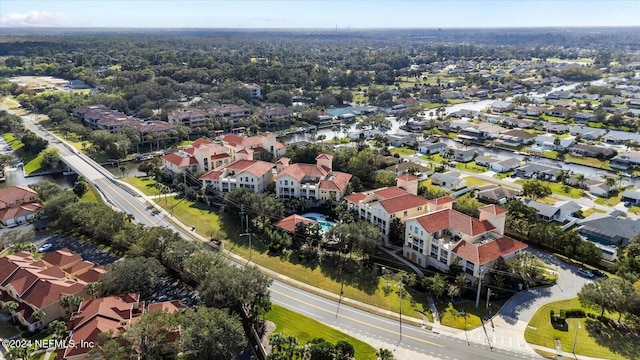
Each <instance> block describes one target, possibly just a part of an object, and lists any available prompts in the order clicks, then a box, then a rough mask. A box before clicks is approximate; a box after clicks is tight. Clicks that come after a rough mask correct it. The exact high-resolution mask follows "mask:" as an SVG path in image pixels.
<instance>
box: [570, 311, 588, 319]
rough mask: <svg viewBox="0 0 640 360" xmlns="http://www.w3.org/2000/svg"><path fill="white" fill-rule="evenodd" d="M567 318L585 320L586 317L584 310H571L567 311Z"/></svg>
mask: <svg viewBox="0 0 640 360" xmlns="http://www.w3.org/2000/svg"><path fill="white" fill-rule="evenodd" d="M566 315H567V318H583V317H585V313H584V310H582V309H569V310H567V311H566Z"/></svg>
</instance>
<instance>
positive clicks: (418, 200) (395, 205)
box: [380, 193, 427, 214]
mask: <svg viewBox="0 0 640 360" xmlns="http://www.w3.org/2000/svg"><path fill="white" fill-rule="evenodd" d="M380 205H381V206H382V207H383V208H384V209H385V211H386V212H387V213H388V214H395V213H397V212H400V211H405V210H409V209H413V208H417V207H418V206H425V205H427V199H425V198H423V197H421V196H418V195H413V194H408V193H407V194H404V195H401V196H396V197H394V198H391V199H386V200H382V201H380Z"/></svg>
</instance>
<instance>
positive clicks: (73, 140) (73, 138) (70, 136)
mask: <svg viewBox="0 0 640 360" xmlns="http://www.w3.org/2000/svg"><path fill="white" fill-rule="evenodd" d="M51 132H52V133H54V134H56V135H57V136H59V137H61V138H62V139H64V141H66V142H67V143H69V145H71V146H73V147H74V148H76V150H78V151H84V149H88V148H89V147H91V142H89V141H87V140H83V139H82V138H81V137H80V136H79V135H78V134H76V133H74V132H68V133H66V135H63V134H62V133H61V132H60V131H58V130H51ZM83 144H84V146H83Z"/></svg>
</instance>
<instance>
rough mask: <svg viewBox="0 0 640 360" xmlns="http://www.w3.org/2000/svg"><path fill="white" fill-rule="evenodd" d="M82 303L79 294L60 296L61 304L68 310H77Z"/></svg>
mask: <svg viewBox="0 0 640 360" xmlns="http://www.w3.org/2000/svg"><path fill="white" fill-rule="evenodd" d="M81 303H82V298H81V297H79V296H77V295H65V296H63V297H61V298H60V306H62V308H63V309H65V310H66V311H67V312H73V311H76V310H77V309H78V307H79V306H80V304H81ZM72 309H73V310H72Z"/></svg>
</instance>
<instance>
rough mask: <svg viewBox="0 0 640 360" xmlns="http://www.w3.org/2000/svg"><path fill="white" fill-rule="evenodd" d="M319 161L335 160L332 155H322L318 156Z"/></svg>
mask: <svg viewBox="0 0 640 360" xmlns="http://www.w3.org/2000/svg"><path fill="white" fill-rule="evenodd" d="M318 159H326V160H333V155H330V154H320V155H318V156H316V160H318Z"/></svg>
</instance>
